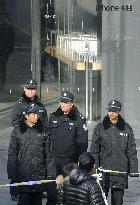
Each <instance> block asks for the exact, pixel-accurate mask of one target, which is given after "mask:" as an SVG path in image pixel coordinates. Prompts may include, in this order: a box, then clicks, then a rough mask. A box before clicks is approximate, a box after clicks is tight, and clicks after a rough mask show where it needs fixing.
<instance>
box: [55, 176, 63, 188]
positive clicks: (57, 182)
mask: <svg viewBox="0 0 140 205" xmlns="http://www.w3.org/2000/svg"><path fill="white" fill-rule="evenodd" d="M63 182H64V177H63V175H59V176H57V177H56V184H57V185H58V186H60V185H62V184H63Z"/></svg>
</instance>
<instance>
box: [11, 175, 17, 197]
mask: <svg viewBox="0 0 140 205" xmlns="http://www.w3.org/2000/svg"><path fill="white" fill-rule="evenodd" d="M15 182H17V180H12V179H11V181H10V184H13V183H15ZM10 194H11V196H18V187H16V186H11V187H10Z"/></svg>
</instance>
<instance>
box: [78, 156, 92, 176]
mask: <svg viewBox="0 0 140 205" xmlns="http://www.w3.org/2000/svg"><path fill="white" fill-rule="evenodd" d="M94 164H95V159H94V157H93V156H92V155H91V154H90V152H84V153H83V154H81V155H80V157H79V167H80V168H81V169H82V170H84V171H86V172H88V173H89V172H91V171H92V169H93V167H94Z"/></svg>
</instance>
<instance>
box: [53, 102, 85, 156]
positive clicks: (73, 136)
mask: <svg viewBox="0 0 140 205" xmlns="http://www.w3.org/2000/svg"><path fill="white" fill-rule="evenodd" d="M49 127H50V138H51V143H52V153H53V155H54V156H58V157H74V158H75V159H78V157H79V156H80V155H81V154H82V153H83V152H85V151H86V150H87V147H88V131H87V124H86V119H85V117H83V115H81V113H80V112H79V111H78V109H77V108H76V107H75V106H73V108H72V110H71V111H70V113H69V114H68V115H67V116H65V115H64V113H63V112H62V110H61V109H60V108H58V109H57V111H55V112H53V113H51V114H50V118H49Z"/></svg>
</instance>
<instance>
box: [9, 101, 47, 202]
mask: <svg viewBox="0 0 140 205" xmlns="http://www.w3.org/2000/svg"><path fill="white" fill-rule="evenodd" d="M39 110H40V106H38V104H35V103H29V104H28V106H27V107H26V110H25V113H24V115H23V118H22V120H20V122H19V125H17V126H16V127H15V128H14V130H13V131H12V134H11V139H10V143H9V149H8V164H7V171H8V178H9V179H13V180H14V178H15V179H16V180H17V182H28V181H38V180H44V179H46V173H47V172H46V170H47V163H46V162H47V161H46V159H47V139H48V134H47V128H46V127H45V126H44V125H43V123H42V122H41V120H40V119H39ZM45 189H46V187H45V185H43V184H40V185H37V184H36V185H31V186H20V187H19V200H18V205H25V204H26V205H42V193H43V191H44V190H45Z"/></svg>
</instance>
